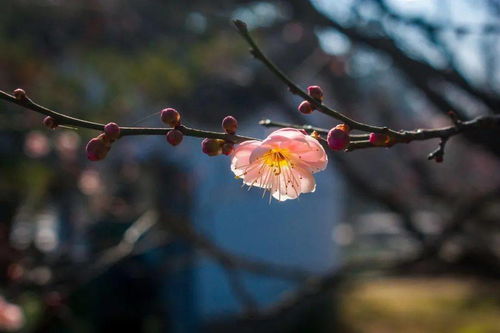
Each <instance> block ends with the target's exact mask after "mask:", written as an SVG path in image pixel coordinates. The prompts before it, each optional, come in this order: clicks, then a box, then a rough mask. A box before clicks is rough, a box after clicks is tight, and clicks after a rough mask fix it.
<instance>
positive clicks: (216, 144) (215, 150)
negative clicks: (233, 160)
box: [201, 138, 225, 156]
mask: <svg viewBox="0 0 500 333" xmlns="http://www.w3.org/2000/svg"><path fill="white" fill-rule="evenodd" d="M224 142H225V141H224V140H221V139H209V138H206V139H204V140H203V141H202V142H201V150H202V151H203V152H204V153H205V154H207V155H208V156H217V155H220V154H221V153H222V145H223V144H224Z"/></svg>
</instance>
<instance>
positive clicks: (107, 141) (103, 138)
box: [97, 133, 115, 148]
mask: <svg viewBox="0 0 500 333" xmlns="http://www.w3.org/2000/svg"><path fill="white" fill-rule="evenodd" d="M97 139H99V140H101V141H102V142H103V143H104V145H105V146H106V147H108V148H111V144H112V143H113V141H115V140H111V139H110V137H109V136H108V135H107V134H106V133H101V134H99V135H98V136H97Z"/></svg>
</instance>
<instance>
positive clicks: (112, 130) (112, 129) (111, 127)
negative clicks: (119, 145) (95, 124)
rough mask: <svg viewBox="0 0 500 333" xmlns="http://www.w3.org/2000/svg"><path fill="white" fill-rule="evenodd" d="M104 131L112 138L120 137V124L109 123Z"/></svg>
mask: <svg viewBox="0 0 500 333" xmlns="http://www.w3.org/2000/svg"><path fill="white" fill-rule="evenodd" d="M104 133H106V135H107V136H108V138H109V139H110V140H112V141H113V140H116V139H118V138H119V137H120V126H118V124H116V123H107V124H106V126H104Z"/></svg>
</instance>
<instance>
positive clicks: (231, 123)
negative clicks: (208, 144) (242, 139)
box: [222, 116, 238, 134]
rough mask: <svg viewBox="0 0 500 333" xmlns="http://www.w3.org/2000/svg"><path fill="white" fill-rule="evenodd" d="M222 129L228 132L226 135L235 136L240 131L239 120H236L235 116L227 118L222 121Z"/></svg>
mask: <svg viewBox="0 0 500 333" xmlns="http://www.w3.org/2000/svg"><path fill="white" fill-rule="evenodd" d="M222 128H223V129H224V131H226V133H228V134H234V133H236V130H237V129H238V120H236V118H234V117H233V116H227V117H225V118H224V119H222Z"/></svg>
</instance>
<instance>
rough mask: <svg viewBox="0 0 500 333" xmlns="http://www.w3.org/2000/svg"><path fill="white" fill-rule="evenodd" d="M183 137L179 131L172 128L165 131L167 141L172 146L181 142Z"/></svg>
mask: <svg viewBox="0 0 500 333" xmlns="http://www.w3.org/2000/svg"><path fill="white" fill-rule="evenodd" d="M183 137H184V134H182V132H181V131H179V130H177V129H173V130H170V131H168V133H167V142H168V143H170V144H171V145H172V146H177V145H178V144H179V143H181V142H182V139H183Z"/></svg>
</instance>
